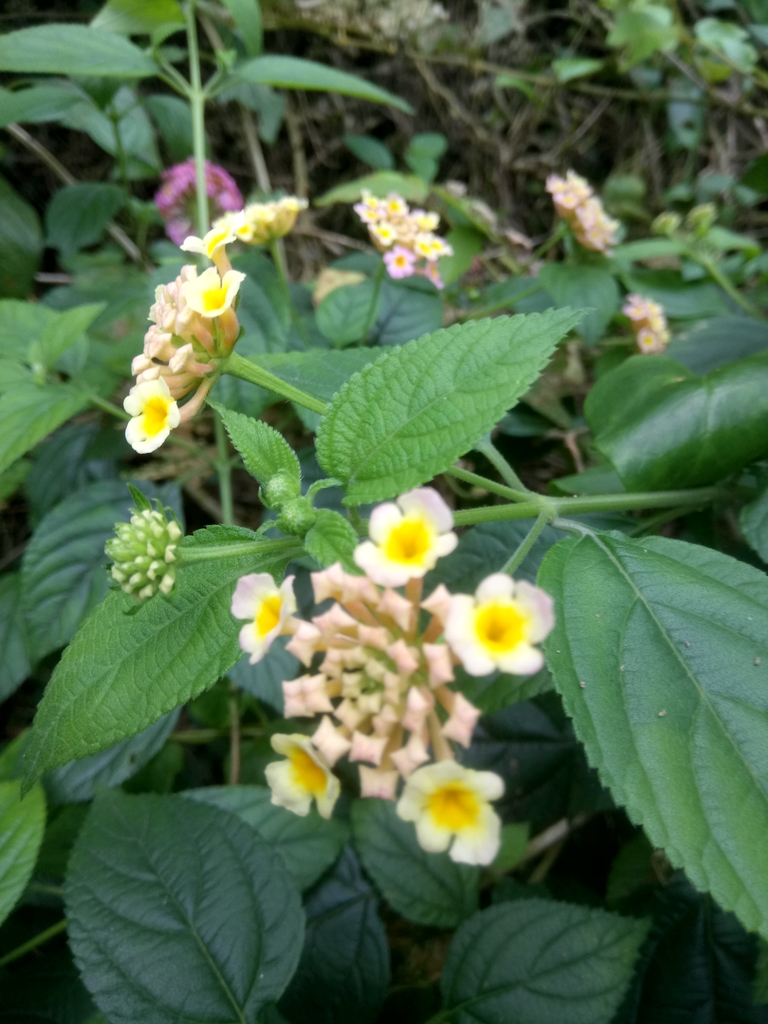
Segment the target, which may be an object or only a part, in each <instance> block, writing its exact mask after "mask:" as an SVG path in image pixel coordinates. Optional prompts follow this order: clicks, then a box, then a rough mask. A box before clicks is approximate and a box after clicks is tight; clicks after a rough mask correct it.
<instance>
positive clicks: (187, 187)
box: [155, 157, 244, 245]
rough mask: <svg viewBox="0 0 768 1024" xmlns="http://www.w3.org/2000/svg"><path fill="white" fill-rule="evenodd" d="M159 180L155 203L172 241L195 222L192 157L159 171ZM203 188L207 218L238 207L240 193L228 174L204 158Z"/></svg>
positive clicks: (181, 238)
mask: <svg viewBox="0 0 768 1024" xmlns="http://www.w3.org/2000/svg"><path fill="white" fill-rule="evenodd" d="M162 179H163V184H162V185H161V186H160V189H159V191H158V192H157V193H156V195H155V205H156V206H157V208H158V210H159V211H160V215H161V216H162V218H163V220H164V221H165V230H166V233H167V235H168V237H169V238H170V239H171V241H172V242H175V243H176V245H181V243H182V242H183V241H184V239H185V238H186V237H187V236H188V235H191V234H192V233H193V230H194V222H195V201H196V200H195V194H196V186H195V160H194V157H190V158H189V160H186V161H185V162H184V163H183V164H174V166H173V167H169V168H168V170H167V171H163V173H162ZM205 181H206V189H205V190H206V192H207V193H208V199H209V201H210V204H211V219H214V218H216V217H219V216H221V214H222V213H226V212H227V211H230V210H242V208H243V205H244V203H243V197H242V196H241V195H240V189H239V188H238V187H237V185H236V184H235V181H234V179H233V178H232V177H231V175H229V174H227V172H226V171H225V170H224V168H223V167H217V166H216V164H212V163H211V162H210V161H209V160H206V161H205Z"/></svg>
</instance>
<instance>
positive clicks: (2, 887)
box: [0, 780, 45, 923]
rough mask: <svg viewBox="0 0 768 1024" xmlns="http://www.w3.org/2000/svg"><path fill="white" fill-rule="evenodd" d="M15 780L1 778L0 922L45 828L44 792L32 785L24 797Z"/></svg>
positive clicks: (27, 871)
mask: <svg viewBox="0 0 768 1024" xmlns="http://www.w3.org/2000/svg"><path fill="white" fill-rule="evenodd" d="M20 785H21V784H20V783H19V782H18V781H15V780H14V781H12V782H0V923H2V922H3V921H4V920H5V919H6V917H8V915H9V914H10V912H11V911H12V910H13V908H14V906H15V904H16V901H17V900H18V898H19V896H21V894H22V892H23V891H24V888H25V886H26V884H27V882H28V881H29V877H30V875H31V874H32V869H33V868H34V866H35V860H36V859H37V851H38V850H39V849H40V844H41V843H42V841H43V832H44V831H45V794H44V793H43V789H42V786H35V787H34V788H33V789H31V790H30V792H29V793H28V794H27V796H26V798H25V799H24V800H22V799H21V795H20Z"/></svg>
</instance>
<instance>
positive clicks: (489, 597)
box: [445, 572, 555, 676]
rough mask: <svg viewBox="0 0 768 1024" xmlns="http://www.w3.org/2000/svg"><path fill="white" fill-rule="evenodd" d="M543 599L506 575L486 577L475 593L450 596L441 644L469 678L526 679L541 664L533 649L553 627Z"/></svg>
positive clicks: (540, 593) (545, 597) (549, 607)
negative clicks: (499, 676) (503, 676)
mask: <svg viewBox="0 0 768 1024" xmlns="http://www.w3.org/2000/svg"><path fill="white" fill-rule="evenodd" d="M554 623H555V618H554V612H553V602H552V598H551V597H550V596H549V594H547V593H545V591H543V590H540V589H539V587H535V586H534V585H533V584H532V583H528V582H527V581H526V580H519V581H517V582H516V581H515V580H513V579H512V577H511V576H508V575H507V574H506V573H502V572H497V573H494V574H493V575H492V576H487V577H486V578H485V579H484V580H483V582H482V583H481V584H480V586H479V587H478V588H477V590H476V591H475V595H474V597H470V596H469V595H468V594H454V595H453V596H452V597H451V605H450V609H449V612H448V620H447V622H446V624H445V639H446V640H447V641H448V644H449V646H450V648H451V650H452V651H453V652H454V654H456V655H457V657H458V658H459V659H460V661H461V663H462V665H463V666H464V668H465V669H466V670H467V672H469V674H470V675H473V676H484V675H488V673H489V672H493V670H494V669H501V671H502V672H512V673H514V674H515V675H531V674H532V673H534V672H538V671H539V669H540V668H542V666H543V665H544V655H543V654H542V653H541V651H540V650H539V649H538V648H536V647H534V646H533V645H534V644H537V643H540V642H541V641H542V640H543V639H544V638H545V637H546V636H547V634H548V633H549V632H550V630H551V629H552V627H553V626H554Z"/></svg>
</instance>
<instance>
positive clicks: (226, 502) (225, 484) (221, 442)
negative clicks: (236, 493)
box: [213, 409, 235, 526]
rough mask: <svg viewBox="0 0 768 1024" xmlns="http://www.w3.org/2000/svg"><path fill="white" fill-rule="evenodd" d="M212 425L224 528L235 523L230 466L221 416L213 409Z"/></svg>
mask: <svg viewBox="0 0 768 1024" xmlns="http://www.w3.org/2000/svg"><path fill="white" fill-rule="evenodd" d="M213 425H214V430H215V433H216V451H217V452H218V455H219V457H218V459H217V460H216V472H217V474H218V477H219V500H220V502H221V521H222V522H223V523H224V525H225V526H231V525H232V523H234V521H235V514H234V509H233V507H232V464H231V462H230V459H229V451H228V450H227V435H226V433H225V431H224V424H223V423H222V422H221V416H219V414H218V413H217V412H216V410H215V409H214V412H213Z"/></svg>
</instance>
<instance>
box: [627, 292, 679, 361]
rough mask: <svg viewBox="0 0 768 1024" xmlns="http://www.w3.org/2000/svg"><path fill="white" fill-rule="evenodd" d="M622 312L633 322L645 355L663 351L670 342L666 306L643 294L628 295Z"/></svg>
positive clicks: (641, 350)
mask: <svg viewBox="0 0 768 1024" xmlns="http://www.w3.org/2000/svg"><path fill="white" fill-rule="evenodd" d="M622 313H624V315H625V316H628V317H629V319H630V320H631V322H632V330H633V331H634V332H635V340H636V341H637V347H638V349H639V350H640V352H642V353H643V354H644V355H655V354H657V353H659V352H663V351H664V349H665V348H666V347H667V345H668V344H669V338H670V334H669V328H668V326H667V318H666V316H665V315H664V308H663V306H660V305H659V303H658V302H654V300H653V299H648V298H646V297H645V296H643V295H635V294H631V295H628V296H627V301H626V304H625V305H624V307H623V309H622Z"/></svg>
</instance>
